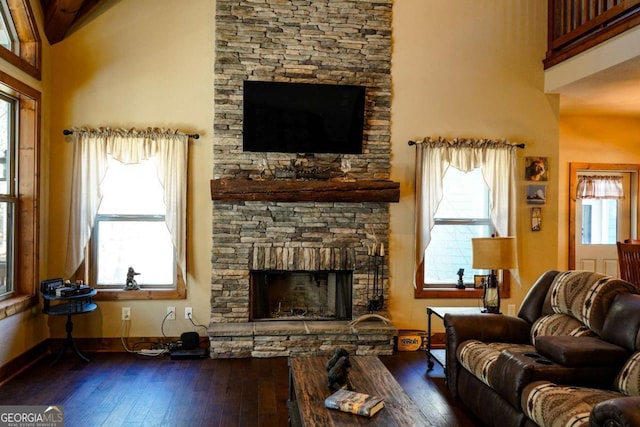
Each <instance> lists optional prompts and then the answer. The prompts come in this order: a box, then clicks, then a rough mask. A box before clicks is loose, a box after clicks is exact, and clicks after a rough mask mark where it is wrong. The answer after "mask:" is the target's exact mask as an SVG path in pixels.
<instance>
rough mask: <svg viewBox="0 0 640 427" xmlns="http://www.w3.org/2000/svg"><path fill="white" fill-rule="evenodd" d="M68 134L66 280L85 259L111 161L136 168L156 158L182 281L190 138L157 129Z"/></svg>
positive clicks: (175, 132)
mask: <svg viewBox="0 0 640 427" xmlns="http://www.w3.org/2000/svg"><path fill="white" fill-rule="evenodd" d="M71 135H72V138H73V142H74V147H73V171H72V178H71V180H72V182H71V211H70V222H69V237H68V243H67V259H66V265H65V275H66V277H72V276H73V275H74V274H75V272H76V271H77V269H78V267H79V266H80V265H81V264H82V261H83V260H84V256H85V249H86V246H87V244H88V242H89V239H90V238H91V231H92V229H93V226H94V223H95V218H96V214H97V212H98V208H99V207H100V202H101V200H102V191H101V189H100V186H101V183H102V180H103V179H104V177H105V174H106V172H107V159H108V157H109V156H110V157H113V158H114V159H116V160H118V161H120V162H122V163H125V164H136V163H140V162H141V161H143V160H146V159H149V158H151V157H154V158H155V159H156V165H157V166H156V167H157V174H158V179H159V181H160V184H161V185H162V188H163V191H164V203H165V205H166V213H165V222H166V224H167V228H168V229H169V232H170V234H171V239H172V242H173V245H174V248H175V250H176V257H177V261H178V267H179V268H180V270H181V271H182V274H183V277H185V278H186V277H187V275H186V273H187V271H186V234H187V233H186V228H187V227H186V212H187V160H188V140H189V135H187V134H185V133H183V132H180V131H177V130H172V129H158V128H149V129H146V130H133V129H132V130H125V129H110V128H98V129H87V128H74V129H73V130H72V132H71Z"/></svg>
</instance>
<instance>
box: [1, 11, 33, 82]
mask: <svg viewBox="0 0 640 427" xmlns="http://www.w3.org/2000/svg"><path fill="white" fill-rule="evenodd" d="M0 1H2V2H4V3H6V5H7V8H8V9H9V12H10V13H11V17H10V18H11V20H12V21H13V26H14V28H15V30H16V33H17V36H18V41H19V43H20V49H19V53H15V52H13V51H11V50H9V49H7V48H5V47H4V46H0V58H2V59H4V60H5V61H7V62H8V63H10V64H12V65H14V66H16V67H18V68H19V69H20V70H22V71H24V72H25V73H27V74H29V75H30V76H32V77H35V78H36V79H38V80H40V79H41V78H42V77H41V74H42V72H41V70H42V66H41V62H42V60H41V56H42V54H41V50H42V42H41V40H40V33H39V32H38V26H37V25H36V20H35V17H34V14H33V10H32V9H31V4H30V2H29V0H0ZM7 18H9V17H7Z"/></svg>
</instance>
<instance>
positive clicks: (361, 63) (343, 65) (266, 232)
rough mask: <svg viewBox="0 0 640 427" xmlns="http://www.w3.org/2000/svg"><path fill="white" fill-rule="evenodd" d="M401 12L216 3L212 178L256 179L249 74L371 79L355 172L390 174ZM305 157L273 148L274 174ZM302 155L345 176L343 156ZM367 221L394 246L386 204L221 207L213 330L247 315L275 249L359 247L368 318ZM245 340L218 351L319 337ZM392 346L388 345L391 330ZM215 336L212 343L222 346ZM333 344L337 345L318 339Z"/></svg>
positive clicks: (354, 260) (357, 263) (358, 291)
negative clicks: (394, 31) (256, 278)
mask: <svg viewBox="0 0 640 427" xmlns="http://www.w3.org/2000/svg"><path fill="white" fill-rule="evenodd" d="M391 8H392V1H391V0H388V1H382V0H339V1H330V0H244V1H240V0H217V1H216V34H215V44H216V46H215V48H216V58H215V81H214V92H215V93H214V102H215V111H214V146H213V159H214V166H213V168H214V170H213V175H214V176H215V177H216V178H243V179H244V178H247V177H251V176H255V175H256V174H257V162H258V160H260V159H261V158H262V157H263V155H264V154H263V153H245V152H243V151H242V86H243V81H244V80H262V81H279V82H307V83H327V84H352V85H363V86H366V88H367V90H366V117H365V129H364V146H363V150H364V151H363V154H361V155H351V156H349V158H350V159H351V164H352V171H351V173H350V174H351V175H352V176H353V177H355V178H357V179H388V177H389V167H390V162H389V160H390V102H391V77H390V67H391ZM294 157H295V155H288V154H279V153H268V154H267V160H268V163H269V167H270V169H271V171H273V170H274V168H275V167H285V166H288V165H289V162H290V160H291V159H292V158H294ZM298 161H299V162H302V163H303V165H304V166H307V167H318V168H325V167H330V168H331V169H332V170H333V171H336V172H337V171H338V166H339V159H338V158H337V156H336V155H335V154H316V155H315V156H314V157H312V158H304V159H299V160H298ZM365 227H367V229H368V230H375V233H376V235H377V236H378V238H379V239H380V241H382V242H384V243H385V246H387V247H388V245H387V236H388V228H389V211H388V205H387V204H386V203H308V202H305V203H275V202H233V203H232V202H214V204H213V253H212V269H213V274H212V301H211V315H212V327H213V326H215V324H216V323H238V322H248V320H249V268H250V264H251V263H252V262H253V260H254V258H255V256H257V254H259V253H262V254H264V253H265V252H264V251H269V252H270V253H271V252H274V251H280V252H282V251H284V252H285V253H292V254H295V256H296V257H298V256H300V255H301V254H305V256H308V257H312V258H314V257H322V256H323V253H324V254H325V256H326V252H322V251H323V250H327V249H329V250H332V251H335V253H346V254H349V257H351V259H350V260H349V263H351V264H352V265H353V269H354V275H353V276H354V311H353V315H354V317H357V316H358V315H360V314H363V313H365V312H366V305H367V261H368V257H367V247H366V245H367V244H369V245H370V244H371V243H372V239H371V236H370V235H367V234H366V233H365ZM256 248H258V249H256ZM260 251H262V252H260ZM341 251H342V252H341ZM295 262H297V263H300V262H303V261H300V260H296V261H295ZM314 262H315V261H314ZM385 270H386V271H388V269H385ZM386 297H387V299H388V294H387V295H386ZM385 308H386V307H385ZM382 314H385V312H383V313H382ZM238 326H240V325H238ZM241 335H242V334H239V335H238V337H237V340H236V342H233V340H232V339H231V337H229V336H226V337H218V338H220V341H218V342H217V344H216V346H217V347H218V350H216V351H217V352H218V354H223V353H224V354H227V353H232V352H233V350H229V349H227V348H225V346H224V344H221V342H222V343H224V342H228V345H229V346H230V347H231V348H234V349H236V350H238V351H237V353H239V354H245V353H246V352H247V351H251V352H254V353H260V354H265V353H266V354H272V353H279V352H285V353H286V352H288V351H289V349H290V348H292V346H293V347H294V348H298V347H299V346H298V344H297V343H298V342H299V341H300V340H302V341H304V342H309V341H313V340H310V339H309V337H308V336H306V335H304V334H303V335H296V336H291V337H289V338H288V339H287V340H284V341H287V342H288V344H286V345H285V344H282V345H280V344H277V343H278V342H281V341H282V340H280V338H281V337H280V338H278V340H275V339H274V340H272V341H269V340H267V341H266V342H264V339H261V340H257V337H256V341H255V343H254V340H253V339H251V336H253V335H254V334H253V333H252V334H250V335H247V336H242V337H241ZM300 337H302V338H300ZM325 338H326V337H325ZM320 341H321V342H324V338H323V339H321V340H320ZM385 341H386V346H387V347H388V345H389V340H388V336H387V337H386V339H385ZM232 342H233V343H232ZM258 342H259V344H258ZM292 342H293V343H294V344H291V343H292ZM363 342H366V340H364V341H363ZM214 343H216V341H215V339H214V338H212V349H213V347H214ZM254 344H255V348H254ZM221 346H222V347H221ZM314 346H316V347H318V343H314ZM323 346H324V347H327V345H326V344H322V343H321V344H320V345H319V347H323ZM303 347H305V348H306V347H307V346H303ZM329 347H330V345H329ZM365 347H366V345H364V344H363V348H365ZM283 348H284V350H282V349H283ZM387 350H388V348H387ZM299 351H302V350H299ZM385 351H386V350H385Z"/></svg>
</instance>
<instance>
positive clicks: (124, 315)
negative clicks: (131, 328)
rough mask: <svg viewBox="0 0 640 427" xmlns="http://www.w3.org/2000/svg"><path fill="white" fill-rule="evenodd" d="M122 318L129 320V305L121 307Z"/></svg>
mask: <svg viewBox="0 0 640 427" xmlns="http://www.w3.org/2000/svg"><path fill="white" fill-rule="evenodd" d="M122 320H131V307H122Z"/></svg>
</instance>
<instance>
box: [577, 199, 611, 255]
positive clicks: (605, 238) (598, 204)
mask: <svg viewBox="0 0 640 427" xmlns="http://www.w3.org/2000/svg"><path fill="white" fill-rule="evenodd" d="M617 240H618V201H617V200H612V199H584V200H582V244H583V245H615V244H616V241H617Z"/></svg>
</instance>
